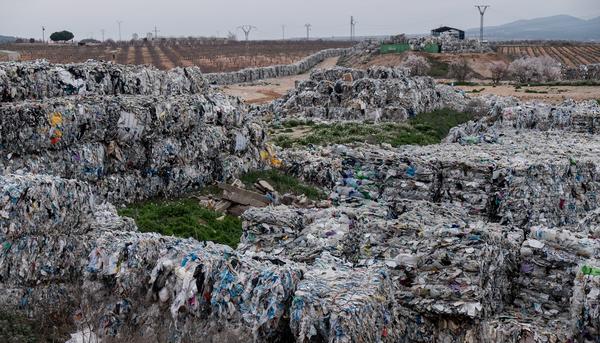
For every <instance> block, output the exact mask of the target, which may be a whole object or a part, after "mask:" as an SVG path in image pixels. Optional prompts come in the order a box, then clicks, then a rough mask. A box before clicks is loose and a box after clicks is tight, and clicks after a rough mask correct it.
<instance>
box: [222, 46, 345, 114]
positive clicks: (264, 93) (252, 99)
mask: <svg viewBox="0 0 600 343" xmlns="http://www.w3.org/2000/svg"><path fill="white" fill-rule="evenodd" d="M338 59H339V57H332V58H328V59H326V60H324V61H323V62H321V63H319V64H318V65H317V66H315V67H314V68H313V70H314V69H321V68H331V67H333V66H335V65H336V64H337V61H338ZM309 76H310V71H308V72H306V73H304V74H300V75H294V76H287V77H281V78H276V79H265V80H262V81H258V82H256V83H253V84H236V85H229V86H223V87H222V88H221V89H222V90H223V92H225V93H226V94H229V95H233V96H237V97H239V98H241V99H242V100H244V101H245V102H246V103H248V104H256V105H260V104H265V103H268V102H271V101H273V100H275V99H278V98H280V97H282V96H283V95H284V94H285V93H287V92H288V91H289V90H290V89H293V88H294V87H295V85H296V82H297V81H304V80H308V78H309Z"/></svg>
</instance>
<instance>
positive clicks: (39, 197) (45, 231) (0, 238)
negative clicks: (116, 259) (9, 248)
mask: <svg viewBox="0 0 600 343" xmlns="http://www.w3.org/2000/svg"><path fill="white" fill-rule="evenodd" d="M93 205H94V198H93V197H92V196H90V188H89V186H88V185H87V184H85V183H84V182H80V181H75V180H65V179H61V178H58V177H52V176H48V175H33V174H24V175H0V242H3V243H6V244H10V242H11V241H12V240H14V239H17V238H19V237H22V236H43V235H58V234H83V233H85V232H87V231H88V230H89V229H90V228H89V221H90V219H91V218H92V212H93Z"/></svg>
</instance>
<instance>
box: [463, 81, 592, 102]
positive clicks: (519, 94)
mask: <svg viewBox="0 0 600 343" xmlns="http://www.w3.org/2000/svg"><path fill="white" fill-rule="evenodd" d="M457 88H460V89H462V90H464V91H467V92H472V91H474V90H475V91H480V92H478V93H473V94H474V95H484V94H496V95H500V96H514V97H516V98H519V99H521V100H525V101H529V100H541V101H544V102H548V103H553V104H557V103H561V102H563V101H565V100H567V99H573V100H576V101H581V100H595V99H600V87H598V86H543V87H522V88H520V89H516V88H515V86H510V85H501V86H496V87H491V86H458V87H457Z"/></svg>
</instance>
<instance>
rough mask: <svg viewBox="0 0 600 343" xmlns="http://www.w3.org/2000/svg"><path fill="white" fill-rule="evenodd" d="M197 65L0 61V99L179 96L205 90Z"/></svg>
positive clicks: (204, 83)
mask: <svg viewBox="0 0 600 343" xmlns="http://www.w3.org/2000/svg"><path fill="white" fill-rule="evenodd" d="M206 88H207V84H206V82H205V79H204V77H203V75H202V73H201V72H200V70H199V69H198V68H197V67H188V68H175V69H172V70H170V71H160V70H158V69H156V68H154V67H149V66H137V65H120V64H113V63H108V62H97V61H93V60H89V61H87V62H85V63H71V64H51V63H48V62H47V61H45V60H38V61H32V62H8V63H0V102H13V101H22V100H27V99H44V98H54V97H63V96H69V95H77V94H78V95H91V94H98V95H118V94H130V95H180V94H194V93H200V92H204V91H205V90H206Z"/></svg>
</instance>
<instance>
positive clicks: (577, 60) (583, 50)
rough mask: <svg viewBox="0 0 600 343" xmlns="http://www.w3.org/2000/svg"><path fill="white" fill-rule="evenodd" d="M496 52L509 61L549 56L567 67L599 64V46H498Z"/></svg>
mask: <svg viewBox="0 0 600 343" xmlns="http://www.w3.org/2000/svg"><path fill="white" fill-rule="evenodd" d="M497 52H498V53H500V54H502V55H506V56H508V57H509V58H511V59H515V58H519V57H521V56H532V57H538V56H550V57H552V58H554V59H555V60H557V61H560V62H561V63H563V64H564V65H567V66H569V67H575V66H578V65H581V64H594V63H600V44H581V45H558V44H557V45H555V44H552V45H543V44H532V45H521V44H514V45H499V46H497Z"/></svg>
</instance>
